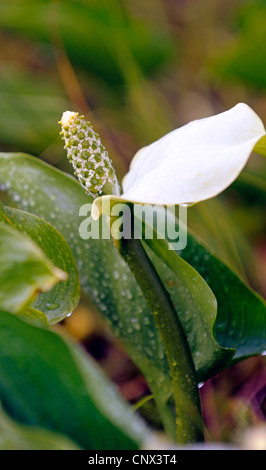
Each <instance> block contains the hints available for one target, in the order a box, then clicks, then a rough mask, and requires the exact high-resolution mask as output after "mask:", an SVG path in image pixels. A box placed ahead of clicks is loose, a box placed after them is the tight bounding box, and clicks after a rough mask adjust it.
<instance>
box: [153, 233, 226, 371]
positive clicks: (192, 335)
mask: <svg viewBox="0 0 266 470" xmlns="http://www.w3.org/2000/svg"><path fill="white" fill-rule="evenodd" d="M145 245H146V249H147V245H148V247H150V249H148V254H149V257H150V258H151V260H152V262H153V264H154V266H155V268H156V270H157V272H158V274H159V275H160V277H161V279H162V280H163V282H164V285H165V287H166V289H167V290H168V291H169V293H170V295H171V298H172V301H173V303H174V306H175V309H176V312H177V315H178V317H179V318H180V321H181V323H182V327H183V329H184V332H185V334H186V336H187V339H188V342H189V346H190V350H191V354H192V356H193V359H194V364H195V367H196V370H197V373H198V377H205V378H206V377H208V376H211V375H212V374H213V373H215V372H216V371H218V370H219V369H220V368H221V369H223V368H224V366H225V364H227V363H228V362H229V360H230V358H231V357H232V355H233V354H234V350H226V349H224V348H222V347H221V346H220V345H219V343H218V342H217V341H216V339H215V337H214V335H213V327H214V322H215V320H216V315H217V302H216V298H215V296H214V294H213V292H212V291H211V289H210V287H209V286H208V284H207V283H206V282H205V281H204V279H203V278H202V277H201V276H200V275H199V273H198V272H197V271H196V270H195V269H194V268H193V267H191V266H190V265H189V264H188V263H186V262H185V261H184V260H183V259H182V258H180V257H179V256H178V255H177V254H176V253H175V251H174V250H173V248H170V245H169V243H168V242H167V241H166V240H164V239H156V238H153V239H148V240H145Z"/></svg>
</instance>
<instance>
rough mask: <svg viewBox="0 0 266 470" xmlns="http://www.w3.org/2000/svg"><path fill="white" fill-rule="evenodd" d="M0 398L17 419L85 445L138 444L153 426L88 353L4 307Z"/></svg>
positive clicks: (0, 314) (0, 329)
mask: <svg viewBox="0 0 266 470" xmlns="http://www.w3.org/2000/svg"><path fill="white" fill-rule="evenodd" d="M0 400H1V402H2V404H3V407H4V409H5V410H6V412H7V413H8V414H9V415H10V416H11V418H12V419H14V420H16V421H18V422H20V423H21V424H24V425H31V426H38V427H42V428H45V429H47V430H50V431H53V432H56V433H60V434H63V435H66V436H67V437H68V438H70V439H72V440H73V442H74V443H76V444H77V445H79V446H80V447H82V448H83V449H90V450H108V449H109V450H110V449H111V450H116V449H117V450H123V449H127V450H129V449H137V448H139V447H140V446H141V445H142V443H143V442H144V441H145V439H146V438H149V435H150V431H149V430H148V429H147V427H146V426H145V424H144V423H143V422H142V420H141V419H140V418H138V416H137V415H135V414H134V413H133V412H132V411H131V409H130V408H129V406H128V405H127V404H126V403H125V402H124V401H123V400H122V398H120V396H119V395H118V393H117V392H116V389H115V388H114V386H113V385H112V384H111V383H110V382H109V380H108V379H107V378H106V377H105V376H104V375H103V374H102V372H101V371H100V370H99V369H98V367H97V366H96V364H94V362H93V361H92V360H91V359H90V358H89V357H87V355H86V356H85V353H84V352H83V351H82V350H81V349H78V348H77V345H75V346H74V345H72V344H70V343H69V342H67V341H66V340H65V339H63V338H62V337H61V336H59V335H58V334H56V333H54V332H52V331H49V330H45V329H41V328H37V327H34V326H32V325H29V324H27V323H25V322H24V321H21V320H20V319H19V318H17V317H16V316H14V315H11V314H9V313H5V312H0Z"/></svg>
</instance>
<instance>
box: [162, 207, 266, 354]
mask: <svg viewBox="0 0 266 470" xmlns="http://www.w3.org/2000/svg"><path fill="white" fill-rule="evenodd" d="M160 210H161V212H160V213H159V212H157V215H158V217H159V216H160V217H162V218H164V217H165V211H164V209H163V208H161V209H160ZM169 216H170V214H169ZM172 216H173V218H174V215H172ZM188 217H189V215H188ZM173 223H175V227H176V228H175V229H176V232H178V230H179V229H180V227H179V223H178V220H177V219H176V221H175V222H174V220H173ZM181 230H182V227H181ZM187 237H188V238H187V246H186V248H184V249H183V250H181V251H178V252H177V253H178V255H179V256H181V257H182V258H183V259H184V260H185V261H186V262H187V263H189V265H191V266H193V268H195V269H196V271H197V272H198V273H199V274H200V275H201V276H202V277H203V279H205V281H206V282H207V283H208V285H209V286H210V288H211V289H212V292H213V293H214V295H215V297H216V300H217V307H218V308H217V318H216V321H215V323H214V336H215V338H216V340H217V341H218V343H219V344H220V345H221V346H222V347H224V348H234V349H235V354H234V356H233V358H232V361H236V360H238V361H239V360H241V359H243V358H244V357H248V356H252V355H256V354H261V353H262V352H263V351H264V350H265V347H266V303H265V300H264V299H263V298H262V297H261V296H259V295H258V294H257V293H256V292H255V291H253V290H252V289H251V288H249V287H248V286H247V285H246V284H245V283H244V281H242V279H241V278H240V277H239V276H237V275H236V274H235V273H234V272H233V271H232V270H231V269H230V268H229V267H228V266H227V265H226V264H225V263H224V262H223V261H222V260H221V259H219V258H218V257H217V256H216V255H215V253H214V252H213V251H212V250H211V249H210V248H209V247H207V246H206V245H205V244H204V243H203V242H202V241H201V240H200V239H198V237H196V236H195V235H193V234H192V233H191V232H188V234H187ZM176 241H178V239H176V240H172V242H173V243H174V242H176ZM172 295H174V294H172ZM232 361H231V362H232Z"/></svg>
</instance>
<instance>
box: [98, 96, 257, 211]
mask: <svg viewBox="0 0 266 470" xmlns="http://www.w3.org/2000/svg"><path fill="white" fill-rule="evenodd" d="M264 136H265V128H264V125H263V123H262V121H261V119H260V118H259V116H258V115H257V114H256V113H255V112H254V111H253V110H252V109H251V108H250V107H249V106H248V105H246V104H244V103H239V104H237V105H236V106H234V107H233V108H231V109H230V110H228V111H225V112H223V113H220V114H217V115H215V116H211V117H208V118H205V119H200V120H196V121H192V122H191V123H189V124H187V125H185V126H183V127H181V128H179V129H176V130H174V131H172V132H170V133H169V134H167V135H165V136H164V137H162V138H161V139H159V140H157V141H156V142H154V143H152V144H150V145H148V146H147V147H144V148H143V149H141V150H140V151H139V152H138V153H137V154H136V156H135V157H134V159H133V160H132V163H131V166H130V169H129V172H128V173H127V175H126V176H125V178H124V180H123V194H122V196H121V197H114V196H111V198H112V199H115V200H117V201H121V202H122V201H128V202H132V203H142V204H156V205H166V204H168V205H171V204H172V205H179V204H193V203H197V202H200V201H203V200H206V199H209V198H212V197H214V196H216V195H218V194H219V193H221V192H222V191H224V190H225V189H226V188H227V187H228V186H230V185H231V184H232V183H233V181H234V180H235V179H236V178H237V177H238V175H239V174H240V173H241V171H242V170H243V168H244V166H245V165H246V163H247V161H248V159H249V157H250V154H251V153H252V151H253V149H254V147H255V146H256V144H257V143H258V142H259V140H260V139H261V138H262V137H264ZM259 153H260V152H259ZM108 197H109V196H103V197H102V198H97V199H95V201H94V206H95V207H94V210H93V216H94V217H96V218H98V217H99V216H100V214H101V212H102V210H103V205H104V204H103V203H104V201H101V199H103V198H108Z"/></svg>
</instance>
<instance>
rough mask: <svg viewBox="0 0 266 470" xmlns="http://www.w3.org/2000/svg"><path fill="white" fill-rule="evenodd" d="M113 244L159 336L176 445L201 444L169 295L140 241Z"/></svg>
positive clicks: (194, 396)
mask: <svg viewBox="0 0 266 470" xmlns="http://www.w3.org/2000/svg"><path fill="white" fill-rule="evenodd" d="M115 244H116V246H117V248H118V250H119V252H120V254H121V256H122V257H123V258H124V260H125V261H126V263H127V264H128V266H129V268H130V269H131V271H132V273H133V274H134V276H135V278H136V280H137V282H138V284H139V286H140V288H141V290H142V292H143V294H144V296H145V299H146V302H147V304H148V306H149V308H150V309H151V311H152V313H153V317H154V321H155V324H156V326H157V328H158V330H159V332H160V335H161V339H162V342H163V345H164V348H165V353H166V356H167V359H168V363H169V368H170V374H171V377H172V382H173V393H174V400H175V407H176V432H177V442H178V443H179V444H185V443H186V444H187V443H191V442H199V441H202V440H203V425H202V416H201V405H200V398H199V391H198V386H197V380H196V372H195V367H194V363H193V360H192V357H191V353H190V349H189V346H188V343H187V340H186V337H185V334H184V331H183V328H182V325H181V323H180V321H179V318H178V316H177V313H176V311H175V308H174V306H173V304H172V300H171V298H170V295H169V293H168V292H167V291H166V289H165V287H164V285H163V283H162V281H161V279H160V277H159V275H158V273H157V271H156V270H155V268H154V266H153V264H152V262H151V261H150V259H149V257H148V255H147V253H146V251H145V249H144V247H143V245H142V243H141V241H140V240H138V239H134V238H131V239H124V238H122V239H121V240H116V241H115Z"/></svg>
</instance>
